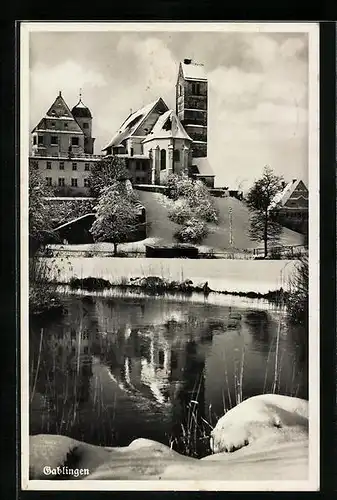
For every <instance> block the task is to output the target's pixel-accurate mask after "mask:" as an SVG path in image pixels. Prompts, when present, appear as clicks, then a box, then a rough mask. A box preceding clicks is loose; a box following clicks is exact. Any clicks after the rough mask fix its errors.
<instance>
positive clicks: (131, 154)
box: [130, 148, 133, 156]
mask: <svg viewBox="0 0 337 500" xmlns="http://www.w3.org/2000/svg"><path fill="white" fill-rule="evenodd" d="M130 156H133V148H130Z"/></svg>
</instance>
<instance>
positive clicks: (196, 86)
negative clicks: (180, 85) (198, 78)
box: [192, 83, 200, 95]
mask: <svg viewBox="0 0 337 500" xmlns="http://www.w3.org/2000/svg"><path fill="white" fill-rule="evenodd" d="M192 94H194V95H200V83H192Z"/></svg>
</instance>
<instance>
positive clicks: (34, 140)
mask: <svg viewBox="0 0 337 500" xmlns="http://www.w3.org/2000/svg"><path fill="white" fill-rule="evenodd" d="M33 145H34V146H36V135H33Z"/></svg>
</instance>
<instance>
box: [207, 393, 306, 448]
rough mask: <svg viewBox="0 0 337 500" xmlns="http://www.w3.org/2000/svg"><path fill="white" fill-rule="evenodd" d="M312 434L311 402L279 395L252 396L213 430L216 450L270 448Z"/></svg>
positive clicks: (221, 419) (212, 435) (222, 418)
mask: <svg viewBox="0 0 337 500" xmlns="http://www.w3.org/2000/svg"><path fill="white" fill-rule="evenodd" d="M307 436H308V401H305V400H303V399H299V398H293V397H289V396H280V395H278V394H262V395H259V396H254V397H252V398H249V399H247V400H245V401H243V402H242V403H240V404H239V405H237V406H235V407H234V408H232V409H231V410H229V411H228V412H227V413H226V414H225V415H224V416H223V417H221V418H220V420H219V421H218V423H217V424H216V426H215V428H214V429H213V431H212V433H211V448H212V450H213V452H214V453H219V452H234V451H236V450H239V449H242V448H243V447H246V446H247V447H249V448H254V449H258V450H262V449H270V448H271V447H273V446H275V445H276V444H279V443H284V442H288V443H289V442H293V441H295V440H305V439H306V438H307Z"/></svg>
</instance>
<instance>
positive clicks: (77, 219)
mask: <svg viewBox="0 0 337 500" xmlns="http://www.w3.org/2000/svg"><path fill="white" fill-rule="evenodd" d="M93 216H95V214H94V213H88V214H85V215H81V216H80V217H76V219H73V220H71V221H69V222H65V223H64V224H61V226H58V227H55V229H53V231H58V230H59V229H63V228H64V227H67V226H70V225H71V224H73V223H74V222H78V221H79V220H81V219H86V218H87V217H93Z"/></svg>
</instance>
